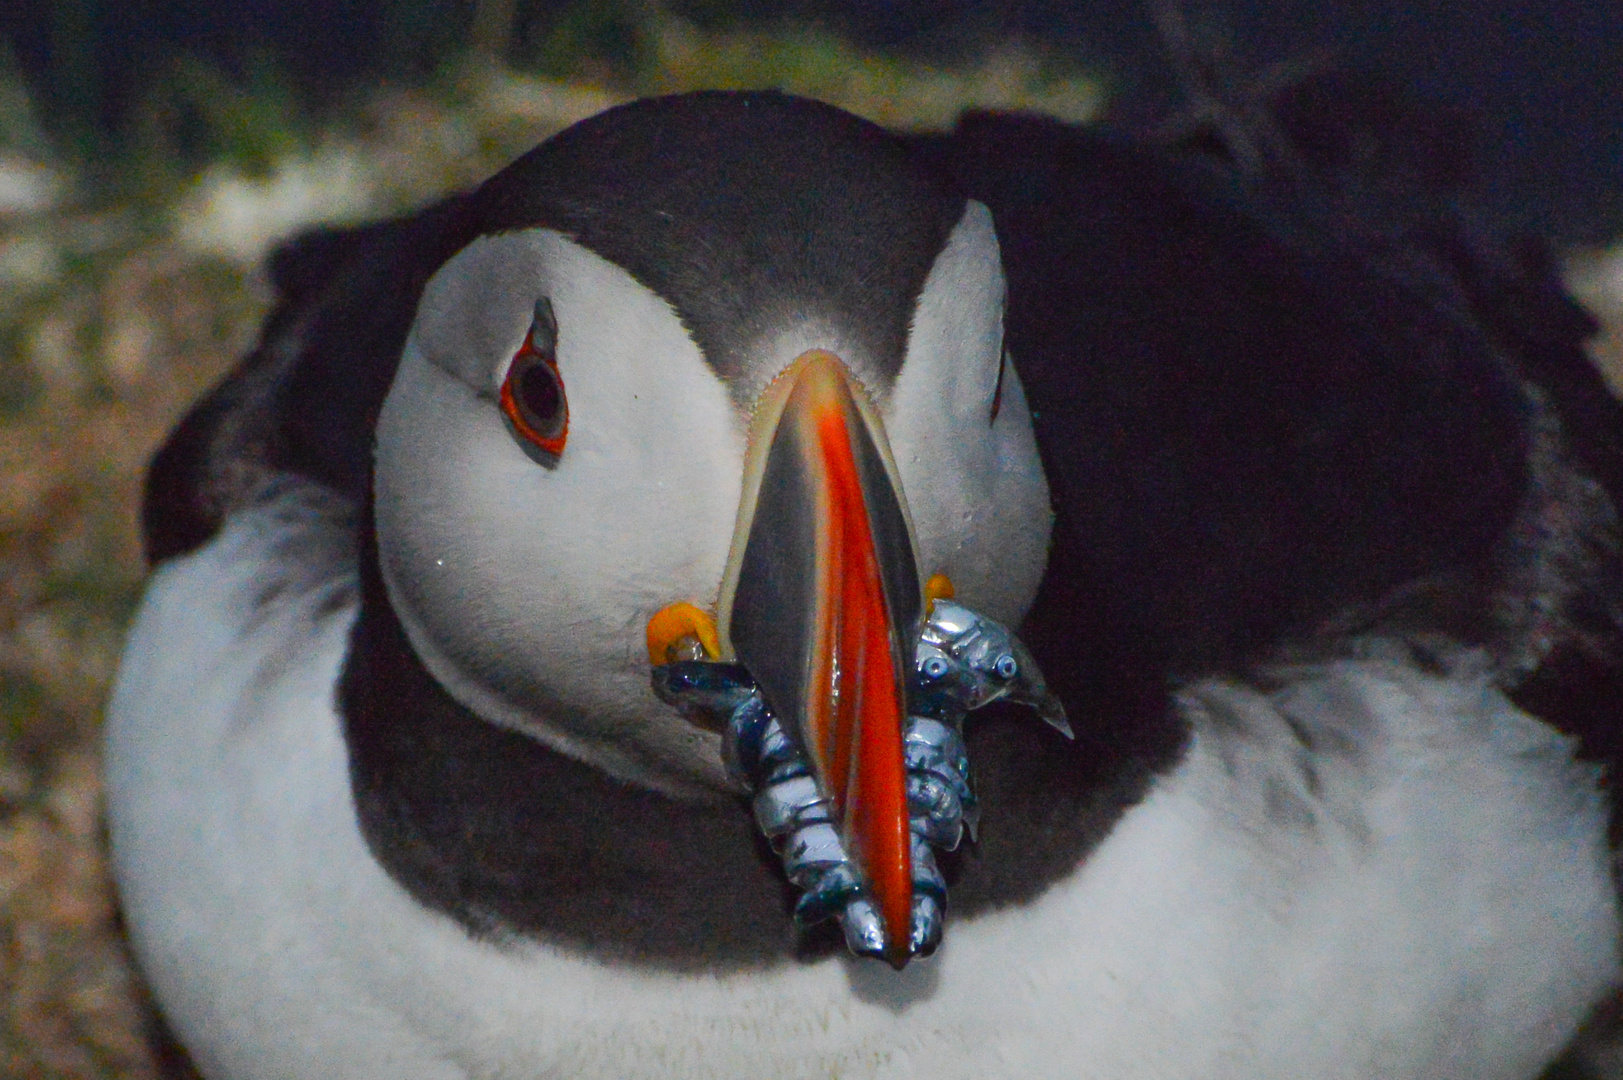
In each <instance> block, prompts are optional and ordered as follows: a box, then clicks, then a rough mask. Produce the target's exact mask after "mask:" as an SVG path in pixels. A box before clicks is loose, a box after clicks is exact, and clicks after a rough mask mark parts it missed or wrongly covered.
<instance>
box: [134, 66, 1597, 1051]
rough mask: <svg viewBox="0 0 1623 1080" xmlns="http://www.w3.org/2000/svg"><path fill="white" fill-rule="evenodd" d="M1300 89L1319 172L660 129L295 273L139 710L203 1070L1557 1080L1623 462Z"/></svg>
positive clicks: (183, 435)
mask: <svg viewBox="0 0 1623 1080" xmlns="http://www.w3.org/2000/svg"><path fill="white" fill-rule="evenodd" d="M1316 85H1317V84H1316ZM1315 92H1323V93H1329V92H1328V91H1314V90H1312V89H1310V88H1298V89H1297V90H1295V91H1293V92H1292V97H1291V101H1292V102H1293V103H1294V105H1293V106H1292V107H1293V108H1295V110H1296V111H1295V112H1294V113H1292V112H1290V111H1289V109H1286V108H1284V107H1282V110H1281V112H1280V114H1279V115H1280V116H1281V117H1282V118H1283V119H1282V120H1281V125H1282V126H1281V128H1280V131H1281V132H1283V133H1284V135H1286V136H1288V137H1289V140H1290V142H1289V145H1290V147H1291V155H1292V156H1291V158H1290V161H1289V162H1288V163H1284V165H1281V163H1280V162H1279V161H1278V160H1271V161H1265V160H1261V159H1255V160H1252V159H1249V158H1248V159H1247V160H1244V161H1242V160H1239V159H1238V158H1237V157H1236V155H1234V154H1232V153H1229V152H1227V149H1226V148H1227V143H1225V140H1224V136H1223V132H1222V131H1221V130H1218V131H1217V133H1216V135H1215V136H1213V137H1211V138H1203V137H1192V136H1190V133H1188V132H1185V133H1183V134H1182V135H1181V136H1180V140H1181V145H1179V146H1173V147H1167V146H1149V145H1146V144H1143V143H1139V142H1135V141H1132V140H1127V139H1118V138H1113V137H1110V136H1106V135H1100V134H1096V133H1092V132H1088V131H1083V130H1078V129H1074V128H1070V127H1066V126H1064V125H1062V124H1059V123H1057V122H1054V121H1049V120H1044V119H1039V118H1034V117H1011V116H995V115H979V116H972V117H969V118H967V119H966V120H965V121H964V122H963V123H962V124H961V125H960V127H959V128H958V130H957V131H956V132H954V133H953V134H951V135H948V136H937V137H927V136H912V137H905V138H903V137H895V136H891V135H888V134H886V133H884V132H882V131H880V130H879V129H877V128H874V127H872V126H871V125H868V124H866V123H864V122H862V121H859V120H856V119H855V118H852V117H850V116H847V115H845V114H843V113H840V112H838V111H837V110H834V109H832V108H829V107H826V106H822V105H817V104H814V103H811V102H807V101H802V100H797V99H794V98H789V97H784V96H781V95H777V94H770V93H759V94H758V93H749V94H697V95H690V96H683V97H675V98H665V99H656V100H651V101H644V102H638V103H635V104H632V105H629V106H625V107H622V108H619V109H616V110H611V111H610V112H607V113H604V114H602V115H600V116H598V117H595V118H593V119H591V120H588V121H585V122H584V123H582V124H580V125H577V126H576V127H574V128H572V129H570V130H569V131H567V132H565V133H563V134H562V135H560V136H558V137H556V138H554V139H552V140H550V141H549V142H547V143H545V144H543V145H542V146H540V147H538V148H537V149H536V150H535V151H534V152H532V153H531V154H528V155H526V156H525V157H523V158H521V159H520V160H519V161H517V162H516V163H514V164H513V165H512V166H510V167H509V168H508V169H506V170H504V171H503V172H502V173H500V174H499V175H498V176H496V177H495V178H494V179H492V180H491V181H489V182H488V183H486V184H485V185H484V186H482V187H480V188H479V189H477V190H476V191H473V192H471V193H469V194H467V195H463V196H458V197H454V198H452V199H449V200H447V201H445V202H443V203H441V204H439V205H437V206H434V207H431V208H430V209H428V210H426V211H424V212H422V213H421V214H418V215H416V216H414V217H411V218H407V219H402V220H399V221H395V222H390V223H386V224H382V225H378V226H374V227H370V228H366V229H359V230H354V231H348V232H338V233H325V234H317V235H312V236H310V237H307V238H305V239H303V240H302V241H299V242H297V243H295V244H293V245H291V246H290V247H288V248H287V249H285V250H284V251H283V252H281V253H280V254H279V255H278V257H277V259H276V261H275V263H274V265H273V272H274V277H275V280H276V283H277V286H278V288H279V290H280V293H281V298H282V302H281V304H280V306H279V307H278V309H277V310H276V312H275V313H274V314H273V315H272V317H271V319H270V320H269V322H268V323H267V326H266V328H265V332H264V336H263V339H262V341H261V344H260V345H259V347H258V348H257V349H256V350H255V351H254V352H253V353H252V354H251V355H250V356H249V357H248V358H247V360H246V361H245V362H244V363H243V365H242V366H241V367H240V368H239V369H238V370H237V371H236V372H235V373H234V374H232V375H231V376H230V377H229V378H228V379H227V380H226V381H225V383H223V384H222V385H221V386H220V387H219V389H217V390H216V391H215V392H214V393H213V394H212V395H210V396H209V397H208V398H207V399H205V400H204V401H203V402H202V403H201V404H200V405H199V406H198V407H197V409H196V410H194V412H193V413H192V414H191V415H190V416H189V417H188V418H187V419H186V420H185V421H184V422H183V423H182V425H181V426H180V427H179V428H178V429H177V431H176V432H175V434H174V435H173V437H172V438H171V440H170V442H169V443H168V444H167V445H166V446H165V448H164V449H163V450H162V451H161V452H160V454H159V455H158V458H157V459H156V461H155V462H154V466H153V471H152V474H151V479H150V482H149V488H148V502H147V508H146V520H145V525H146V532H147V538H148V544H149V550H150V553H151V556H152V558H153V560H154V563H155V571H154V575H153V578H152V581H151V584H150V586H149V588H148V593H147V597H146V600H145V602H144V604H143V606H142V609H141V612H140V614H139V616H138V617H137V619H136V622H135V625H134V627H133V629H132V631H131V635H130V639H129V644H128V647H127V652H126V655H125V659H124V664H123V667H122V670H121V674H120V677H119V681H118V685H117V689H116V692H115V695H114V699H113V703H112V707H111V715H110V726H109V734H108V769H109V786H108V800H109V803H108V805H109V815H110V820H111V835H112V843H113V851H114V860H115V864H116V869H117V875H118V881H119V888H120V894H121V897H122V900H123V904H124V909H125V913H126V918H127V922H128V925H129V928H130V934H131V938H132V941H133V944H134V947H135V950H136V953H137V956H138V958H139V960H140V963H141V966H142V969H143V971H144V972H145V974H146V975H147V977H148V979H149V980H150V982H151V984H152V986H153V988H154V990H155V992H156V996H157V998H158V1000H159V1002H160V1003H161V1005H162V1008H163V1010H164V1012H165V1014H166V1016H167V1018H168V1019H169V1021H170V1023H171V1024H172V1026H173V1028H174V1029H175V1031H176V1033H177V1034H178V1036H179V1037H180V1039H181V1041H182V1042H184V1044H185V1045H186V1046H187V1047H188V1048H189V1049H190V1051H191V1054H192V1055H193V1057H194V1058H195V1060H196V1062H197V1064H198V1065H199V1066H200V1068H201V1070H202V1071H203V1072H204V1074H205V1075H207V1076H209V1077H213V1078H243V1080H260V1078H270V1077H323V1078H337V1077H378V1078H382V1077H388V1078H390V1080H397V1078H408V1077H410V1078H414V1077H435V1078H440V1077H459V1078H460V1077H475V1076H478V1077H530V1076H559V1077H582V1078H584V1077H617V1078H623V1077H671V1076H683V1077H687V1076H693V1077H701V1076H716V1077H756V1076H774V1077H799V1076H827V1075H839V1076H848V1077H858V1076H873V1077H958V1076H962V1077H969V1076H973V1077H987V1078H989V1077H1000V1076H1003V1077H1032V1076H1077V1077H1081V1076H1101V1077H1112V1078H1119V1080H1127V1078H1132V1077H1176V1078H1179V1080H1187V1078H1191V1077H1234V1078H1246V1080H1258V1078H1264V1077H1286V1076H1289V1077H1301V1076H1344V1077H1382V1078H1392V1077H1462V1078H1463V1077H1471V1078H1483V1077H1506V1078H1510V1077H1528V1076H1534V1075H1537V1073H1538V1072H1539V1070H1540V1069H1541V1068H1542V1067H1543V1066H1544V1065H1545V1064H1546V1063H1547V1062H1548V1061H1549V1060H1550V1059H1552V1058H1553V1057H1554V1056H1555V1055H1556V1054H1558V1053H1559V1051H1560V1050H1561V1048H1562V1047H1563V1045H1564V1044H1565V1043H1566V1042H1567V1041H1568V1040H1569V1039H1570V1038H1571V1037H1572V1035H1573V1033H1574V1032H1575V1031H1576V1030H1577V1027H1578V1025H1579V1024H1580V1023H1581V1022H1582V1021H1583V1019H1584V1018H1585V1016H1586V1014H1587V1013H1588V1012H1589V1010H1590V1009H1591V1008H1592V1007H1593V1006H1594V1005H1595V1003H1596V1002H1597V1001H1598V1000H1600V999H1601V998H1602V997H1604V995H1605V994H1606V992H1607V990H1608V988H1609V987H1611V986H1612V985H1613V984H1614V982H1615V981H1616V980H1617V978H1618V975H1619V964H1618V933H1619V925H1618V898H1617V892H1616V888H1615V883H1614V879H1613V873H1612V867H1613V861H1612V860H1613V856H1612V849H1611V846H1610V845H1609V841H1608V835H1609V834H1608V822H1609V815H1610V813H1611V811H1610V809H1609V806H1608V802H1607V795H1606V792H1605V790H1604V788H1603V779H1602V773H1601V770H1600V768H1599V766H1598V765H1597V764H1596V762H1597V761H1599V762H1605V761H1610V760H1611V758H1612V756H1614V755H1615V754H1616V752H1617V747H1618V740H1617V738H1616V735H1615V723H1614V718H1615V716H1616V715H1617V712H1618V708H1619V706H1620V705H1623V683H1620V681H1619V676H1618V667H1617V659H1618V651H1617V646H1618V641H1617V638H1618V627H1619V603H1620V600H1623V588H1620V584H1619V570H1620V562H1619V548H1618V544H1619V537H1618V532H1617V520H1616V509H1615V508H1616V505H1617V501H1618V499H1619V497H1620V493H1623V458H1620V457H1619V436H1620V433H1623V425H1620V423H1619V415H1618V410H1617V406H1616V405H1615V404H1614V402H1613V401H1612V399H1611V398H1610V397H1609V396H1608V395H1607V394H1606V392H1605V390H1604V388H1603V386H1602V384H1601V382H1600V380H1599V378H1598V377H1597V376H1596V374H1595V373H1594V372H1593V371H1592V370H1591V369H1590V367H1589V366H1588V365H1587V364H1586V362H1585V359H1584V357H1583V355H1582V353H1581V351H1580V344H1581V342H1582V340H1583V338H1584V337H1585V335H1586V334H1587V333H1588V332H1589V331H1590V329H1591V327H1590V324H1589V322H1588V321H1587V319H1586V317H1585V316H1584V315H1583V314H1582V313H1581V312H1580V311H1579V310H1578V309H1577V308H1576V307H1574V306H1573V304H1572V303H1571V302H1570V301H1569V300H1568V299H1567V298H1566V297H1565V296H1564V294H1563V293H1562V291H1561V289H1560V286H1559V283H1558V281H1557V279H1556V278H1555V276H1554V274H1553V273H1552V271H1551V269H1550V266H1549V265H1548V263H1547V261H1545V260H1544V259H1543V257H1542V255H1541V253H1540V252H1539V251H1538V250H1537V249H1533V248H1528V247H1518V246H1515V245H1511V244H1507V243H1505V242H1503V241H1502V240H1501V239H1500V238H1499V237H1497V236H1495V235H1494V234H1493V233H1492V231H1491V230H1487V229H1482V228H1476V227H1474V226H1473V225H1472V224H1471V223H1470V221H1469V219H1468V218H1466V217H1464V216H1463V215H1462V214H1460V213H1458V212H1457V211H1455V210H1454V209H1452V208H1450V207H1449V206H1448V205H1447V198H1446V196H1447V194H1448V193H1447V191H1446V190H1442V189H1441V188H1442V187H1444V186H1446V185H1440V183H1439V177H1438V176H1437V175H1434V173H1433V172H1428V165H1427V161H1428V159H1426V158H1425V156H1424V154H1423V153H1421V152H1420V151H1419V150H1416V149H1415V146H1418V145H1420V144H1418V143H1415V144H1410V143H1406V142H1405V140H1404V139H1403V138H1402V133H1401V132H1392V131H1381V130H1380V125H1379V124H1369V125H1364V126H1360V124H1359V116H1367V115H1370V114H1369V113H1368V111H1366V112H1365V113H1357V112H1356V111H1355V110H1349V111H1345V112H1338V111H1337V110H1338V109H1340V108H1341V106H1340V104H1338V103H1339V102H1341V101H1342V98H1340V97H1336V96H1334V95H1332V96H1331V97H1326V98H1322V99H1315V98H1314V97H1313V96H1312V95H1313V93H1315ZM1316 102H1317V103H1316ZM1326 117H1332V118H1335V119H1334V120H1326V119H1325V118H1326ZM1268 145H1269V146H1275V145H1285V144H1284V143H1277V142H1270V143H1269V144H1268ZM1276 165H1280V166H1281V167H1277V168H1276V167H1275V166H1276ZM1285 165H1288V167H1284V166H1285ZM1443 179H1446V178H1443ZM1017 369H1018V374H1017ZM949 582H950V585H949V584H948V583H949ZM949 595H950V596H951V600H950V601H949V599H948V597H949ZM1003 627H1013V628H1015V629H1016V631H1017V633H1018V639H1016V638H1014V637H1011V636H1010V635H1008V634H1007V633H1005V632H1004V631H1003V629H1002V628H1003ZM1022 642H1023V644H1022ZM977 643H978V644H977ZM976 649H979V650H980V651H979V652H977V651H976ZM932 650H933V651H932ZM953 665H958V666H957V667H954V666H953ZM977 665H979V666H977ZM1039 670H1040V672H1041V675H1039V674H1038V672H1039ZM951 671H956V672H958V673H959V675H961V676H962V678H963V679H964V680H968V681H967V682H961V683H952V684H951V685H952V686H954V687H962V686H971V685H972V686H973V687H974V688H975V689H974V690H973V691H971V690H963V689H959V690H953V691H952V692H951V693H949V692H948V691H947V690H943V689H941V688H942V687H946V686H948V683H949V682H950V680H951V678H958V677H959V675H953V676H950V678H949V675H948V674H945V673H948V672H951ZM971 676H973V678H971ZM1044 677H1046V689H1044V683H1043V679H1044ZM944 680H945V681H944ZM999 680H1001V681H999ZM656 681H658V683H659V687H660V693H658V694H656V692H655V682H656ZM1021 686H1024V687H1025V690H1024V691H1023V692H1017V691H1019V688H1020V687H1021ZM673 687H674V688H675V689H673ZM684 687H685V688H687V689H686V690H683V689H682V688H684ZM678 691H680V693H679V692H678ZM701 691H702V692H703V693H708V694H710V695H711V696H710V697H708V698H704V699H703V700H702V701H701V700H700V698H699V697H695V696H693V695H696V694H700V692H701ZM683 693H687V694H689V696H688V697H686V698H683V697H682V694H683ZM954 694H957V695H958V696H956V697H954V696H953V695H954ZM662 695H663V696H662ZM1022 695H1023V700H1021V701H1018V702H1017V701H1015V700H1014V699H1018V698H1022ZM999 697H1001V698H1003V699H1004V700H1000V701H993V703H992V704H990V705H987V707H986V708H984V709H977V711H975V712H973V713H972V714H970V715H969V717H968V719H967V720H965V719H964V718H963V716H962V713H963V712H966V711H968V709H969V708H971V707H974V706H979V705H981V704H983V703H985V702H986V701H988V700H991V699H993V698H999ZM671 701H676V702H677V703H678V705H681V704H682V703H683V702H684V701H685V702H686V703H687V705H686V706H684V707H673V706H672V704H670V702H671ZM718 702H720V703H722V704H717V703H718ZM942 702H946V703H947V704H946V705H942V704H941V703H942ZM1033 705H1035V706H1037V707H1038V709H1039V711H1042V712H1043V713H1044V716H1045V717H1046V718H1047V719H1049V720H1050V721H1051V723H1050V724H1047V725H1045V724H1042V723H1037V722H1034V718H1033V717H1032V715H1031V708H1030V707H1031V706H1033ZM700 706H703V707H700ZM949 706H950V707H949ZM1061 706H1062V707H1063V715H1064V716H1065V717H1066V718H1068V722H1069V723H1068V728H1069V732H1068V733H1069V734H1070V735H1071V736H1072V737H1070V738H1067V737H1066V736H1067V731H1066V730H1063V729H1065V728H1066V727H1067V724H1066V720H1064V719H1061V718H1060V707H1061ZM954 708H957V709H958V711H957V712H954V711H953V709H954ZM1056 729H1061V730H1056ZM966 761H967V765H966V764H965V762H966ZM932 785H933V786H932ZM746 796H749V797H746ZM752 808H753V813H752ZM943 808H945V809H943ZM932 815H934V816H932ZM762 830H765V832H764V834H763V831H762ZM960 840H962V842H961V843H960V842H959V841H960ZM813 901H815V903H813ZM808 905H810V906H808ZM819 905H821V906H819ZM944 912H945V914H944ZM825 915H829V916H832V917H830V918H828V919H826V920H822V921H820V919H821V916H825ZM943 918H945V929H944V933H943V930H942V925H943V924H942V919H943ZM841 931H843V935H844V937H845V939H846V941H847V943H848V944H850V945H851V946H852V949H853V950H854V951H856V952H857V953H860V954H867V955H872V956H876V957H879V958H882V959H885V960H889V961H890V964H891V966H890V967H887V966H885V965H884V964H880V963H875V962H874V961H873V960H872V959H865V958H860V957H853V956H850V955H846V954H845V952H844V950H843V949H842V948H841V947H840V937H841ZM938 940H939V949H938V950H937V948H936V945H937V941H938ZM931 951H935V952H936V955H934V956H933V957H931V958H930V959H928V960H925V959H922V956H923V955H924V954H927V953H929V952H931ZM910 960H911V962H909V961H910Z"/></svg>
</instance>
